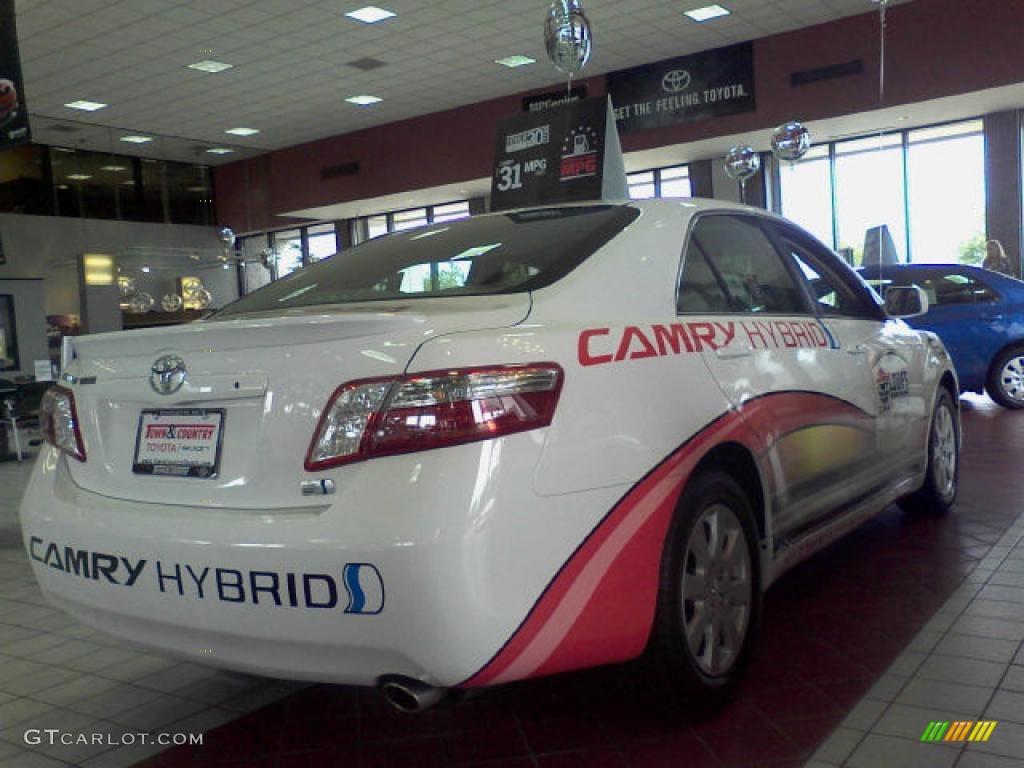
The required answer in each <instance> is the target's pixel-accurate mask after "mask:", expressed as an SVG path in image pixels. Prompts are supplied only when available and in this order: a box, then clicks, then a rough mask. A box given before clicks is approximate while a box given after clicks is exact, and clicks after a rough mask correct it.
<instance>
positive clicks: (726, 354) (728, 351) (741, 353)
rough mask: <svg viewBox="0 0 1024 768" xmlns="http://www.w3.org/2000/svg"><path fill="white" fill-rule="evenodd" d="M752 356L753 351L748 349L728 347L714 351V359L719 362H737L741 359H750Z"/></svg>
mask: <svg viewBox="0 0 1024 768" xmlns="http://www.w3.org/2000/svg"><path fill="white" fill-rule="evenodd" d="M752 354H754V350H752V349H751V348H750V347H738V346H728V347H719V348H718V349H716V350H715V357H717V358H718V359H719V360H738V359H740V358H741V357H750V356H751V355H752Z"/></svg>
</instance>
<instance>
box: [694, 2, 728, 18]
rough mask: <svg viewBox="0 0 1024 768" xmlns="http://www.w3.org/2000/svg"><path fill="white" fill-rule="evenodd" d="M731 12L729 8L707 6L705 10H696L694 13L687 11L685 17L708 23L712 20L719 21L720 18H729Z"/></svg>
mask: <svg viewBox="0 0 1024 768" xmlns="http://www.w3.org/2000/svg"><path fill="white" fill-rule="evenodd" d="M729 13H730V11H729V10H728V9H727V8H723V7H722V6H720V5H705V6H704V7H703V8H694V9H693V10H692V11H686V13H685V14H684V15H685V16H689V17H690V18H691V19H693V20H694V21H708V20H710V19H717V18H718V17H719V16H728V15H729Z"/></svg>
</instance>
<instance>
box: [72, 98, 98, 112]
mask: <svg viewBox="0 0 1024 768" xmlns="http://www.w3.org/2000/svg"><path fill="white" fill-rule="evenodd" d="M64 106H65V107H67V108H68V109H80V110H82V111H83V112H95V111H96V110H97V109H104V108H106V106H107V105H106V104H104V103H103V102H102V101H86V100H85V99H79V100H78V101H69V102H67V103H66V104H65V105H64Z"/></svg>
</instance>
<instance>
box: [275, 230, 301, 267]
mask: <svg viewBox="0 0 1024 768" xmlns="http://www.w3.org/2000/svg"><path fill="white" fill-rule="evenodd" d="M270 234H271V241H272V242H271V245H270V247H271V248H273V249H274V254H275V256H276V257H277V259H276V261H277V274H276V275H275V276H274V277H275V279H276V278H278V277H284V276H285V275H290V274H291V273H292V272H294V271H295V270H297V269H302V260H303V259H302V230H300V229H283V230H280V231H279V232H271V233H270Z"/></svg>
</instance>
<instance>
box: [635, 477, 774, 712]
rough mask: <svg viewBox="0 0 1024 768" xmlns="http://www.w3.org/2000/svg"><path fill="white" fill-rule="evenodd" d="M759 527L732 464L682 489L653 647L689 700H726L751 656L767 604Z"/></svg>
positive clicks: (664, 569) (673, 682)
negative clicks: (763, 593)
mask: <svg viewBox="0 0 1024 768" xmlns="http://www.w3.org/2000/svg"><path fill="white" fill-rule="evenodd" d="M756 532H757V528H756V525H755V523H754V514H753V509H752V507H751V504H750V500H749V499H748V498H747V495H746V493H745V492H744V491H743V489H742V488H741V487H740V486H739V484H738V483H737V482H736V481H735V480H733V479H732V477H730V476H729V475H727V474H725V473H724V472H720V471H711V472H706V473H701V474H699V475H697V476H696V477H695V478H693V479H692V480H691V482H690V483H689V484H688V485H687V487H686V490H685V491H684V492H683V495H682V496H681V497H680V500H679V506H678V507H677V509H676V514H675V517H674V518H673V521H672V525H671V527H670V528H669V533H668V537H667V540H666V545H665V552H664V555H663V557H662V565H661V584H660V586H659V590H658V608H657V614H656V616H655V624H654V631H653V634H652V651H653V653H654V657H655V661H656V663H657V664H658V665H659V667H660V668H661V669H662V670H663V672H664V673H665V676H666V678H667V679H666V680H665V682H666V683H668V684H669V685H671V686H672V688H673V689H674V690H675V691H677V692H679V693H681V694H682V695H683V697H684V698H683V702H684V703H686V702H687V700H690V701H693V702H694V703H701V704H702V705H705V704H715V703H724V702H725V701H727V700H728V698H729V697H730V696H731V694H732V693H733V692H734V690H735V688H736V686H737V684H738V683H739V681H740V679H741V677H742V675H743V672H744V671H745V669H746V667H747V665H748V663H749V661H750V653H751V648H752V647H753V644H754V635H755V629H756V627H757V622H758V619H759V618H760V612H761V578H760V568H759V560H758V550H757V545H756V542H757V534H756ZM697 697H699V698H697Z"/></svg>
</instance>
